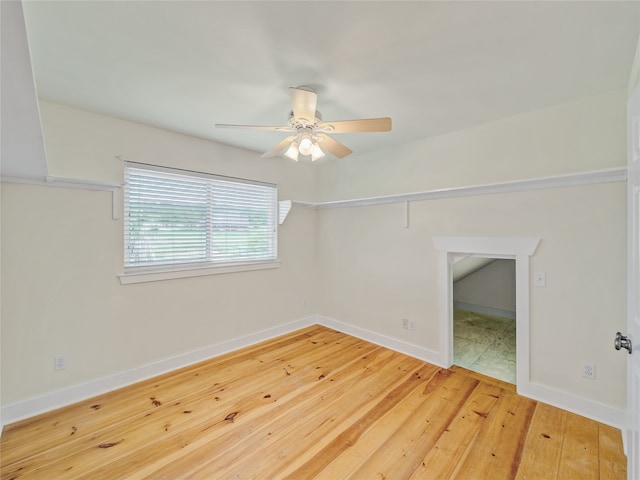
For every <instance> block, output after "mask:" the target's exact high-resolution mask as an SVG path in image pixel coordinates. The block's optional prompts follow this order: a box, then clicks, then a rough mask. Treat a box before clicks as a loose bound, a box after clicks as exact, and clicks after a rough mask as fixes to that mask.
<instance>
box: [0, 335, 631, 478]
mask: <svg viewBox="0 0 640 480" xmlns="http://www.w3.org/2000/svg"><path fill="white" fill-rule="evenodd" d="M0 448H1V468H0V472H1V477H2V479H5V480H8V479H18V478H19V479H23V480H26V479H46V480H57V479H92V480H94V479H109V480H119V479H171V480H173V479H207V480H212V479H249V478H251V479H266V480H273V479H290V480H294V479H296V480H298V479H311V478H318V479H328V480H338V479H343V478H344V479H346V478H349V479H358V480H361V479H362V480H368V479H387V480H404V479H411V480H416V479H445V478H457V479H464V480H469V479H483V478H486V479H510V478H518V479H581V480H586V479H597V478H601V479H605V478H606V479H624V478H626V473H625V457H624V455H623V454H622V444H621V436H620V432H619V431H617V430H615V429H613V428H611V427H608V426H606V425H603V424H600V423H597V422H594V421H591V420H587V419H585V418H583V417H580V416H577V415H574V414H571V413H568V412H565V411H562V410H559V409H557V408H553V407H550V406H548V405H544V404H542V403H538V402H535V401H533V400H530V399H527V398H525V397H521V396H519V395H517V394H515V392H514V388H513V386H512V385H510V384H507V383H503V382H500V381H495V380H492V379H489V378H487V377H483V376H481V375H478V374H474V373H472V372H468V371H466V370H464V369H461V368H457V367H454V368H453V369H450V370H446V369H441V368H438V367H435V366H433V365H429V364H425V363H423V362H421V361H419V360H416V359H413V358H410V357H408V356H405V355H402V354H399V353H396V352H393V351H391V350H388V349H385V348H382V347H379V346H376V345H373V344H371V343H368V342H365V341H362V340H359V339H356V338H354V337H350V336H348V335H345V334H343V333H339V332H336V331H333V330H330V329H327V328H324V327H319V326H314V327H309V328H307V329H304V330H301V331H298V332H294V333H291V334H288V335H285V336H283V337H279V338H276V339H273V340H270V341H267V342H264V343H261V344H259V345H255V346H252V347H248V348H245V349H242V350H239V351H236V352H232V353H229V354H227V355H223V356H221V357H217V358H215V359H213V360H210V361H207V362H204V363H200V364H198V365H195V366H192V367H188V368H185V369H182V370H179V371H176V372H173V373H170V374H166V375H163V376H161V377H157V378H154V379H152V380H148V381H144V382H141V383H138V384H135V385H133V386H130V387H127V388H124V389H121V390H117V391H114V392H111V393H108V394H105V395H102V396H100V397H96V398H94V399H92V400H88V401H85V402H81V403H78V404H76V405H72V406H69V407H66V408H63V409H60V410H57V411H54V412H50V413H47V414H44V415H40V416H38V417H34V418H32V419H28V420H25V421H22V422H18V423H15V424H13V425H9V426H7V427H5V431H4V434H3V436H2V439H1V441H0Z"/></svg>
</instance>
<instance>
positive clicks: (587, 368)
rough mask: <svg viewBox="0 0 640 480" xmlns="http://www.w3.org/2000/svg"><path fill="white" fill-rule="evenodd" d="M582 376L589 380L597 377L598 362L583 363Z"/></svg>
mask: <svg viewBox="0 0 640 480" xmlns="http://www.w3.org/2000/svg"><path fill="white" fill-rule="evenodd" d="M582 376H583V377H584V378H588V379H589V380H595V379H596V364H595V363H591V362H584V363H583V364H582Z"/></svg>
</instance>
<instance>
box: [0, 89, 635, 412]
mask: <svg viewBox="0 0 640 480" xmlns="http://www.w3.org/2000/svg"><path fill="white" fill-rule="evenodd" d="M625 101H626V95H625V92H612V93H609V94H606V95H601V96H599V97H595V98H590V99H585V100H582V101H579V102H573V103H570V104H566V105H561V106H557V107H553V108H549V109H545V110H540V111H536V112H531V113H529V114H526V115H520V116H518V117H514V118H511V119H506V120H503V121H500V122H494V123H491V124H487V125H482V126H479V127H476V128H473V129H469V130H465V131H461V132H454V133H451V134H448V135H443V136H441V137H437V138H433V139H429V140H424V141H421V142H416V143H414V144H411V145H407V146H404V147H401V148H398V149H394V150H389V151H383V152H378V153H376V154H371V155H361V156H353V157H349V158H347V159H344V160H341V161H335V162H329V163H325V164H323V165H320V166H319V167H320V168H316V166H315V165H313V166H312V165H305V164H303V163H300V162H298V163H295V162H283V161H282V160H281V159H278V158H276V159H269V160H264V159H260V158H259V157H258V155H256V154H255V153H253V152H246V151H242V150H238V149H234V148H231V147H226V146H223V145H219V144H215V143H212V142H207V141H204V140H200V139H196V138H192V137H187V136H184V135H179V134H176V133H172V132H168V131H164V130H159V129H155V128H152V127H147V126H143V125H139V124H135V123H130V122H125V121H121V120H117V119H114V118H109V117H104V116H99V115H95V114H91V113H87V112H82V111H78V110H75V109H72V108H69V107H64V106H60V105H56V104H50V103H46V102H43V104H42V106H41V108H42V118H43V129H44V134H45V142H46V147H47V151H48V156H49V165H50V174H51V175H54V176H62V177H76V178H84V179H93V180H103V181H112V182H121V181H122V174H123V164H122V162H121V161H120V160H117V159H116V158H115V157H116V156H117V155H121V156H122V157H123V158H126V159H128V160H133V161H140V162H147V163H155V164H160V165H167V166H179V167H181V168H187V169H193V170H202V171H211V172H214V173H218V174H223V175H231V176H238V177H246V178H253V179H257V180H263V181H269V182H274V183H278V184H279V186H280V192H279V196H280V199H294V200H307V201H313V200H317V199H319V198H323V199H327V200H335V199H343V198H354V197H360V196H370V195H378V194H390V193H405V192H412V191H422V190H428V189H432V188H440V187H451V186H464V185H474V184H480V183H484V182H497V181H505V180H512V179H521V178H530V177H540V176H545V175H552V174H559V173H567V172H579V171H585V170H594V169H600V168H608V167H616V166H621V165H624V164H625V158H626V153H625V131H626V127H625V111H624V108H625V107H624V105H625ZM624 192H625V186H624V184H622V183H616V184H606V185H595V186H582V187H572V188H562V189H553V190H545V191H529V192H521V193H509V194H495V195H486V196H481V197H472V198H453V199H446V200H435V201H423V202H413V203H412V204H411V207H410V227H409V228H403V210H402V205H401V204H393V205H380V206H369V207H355V208H343V209H329V210H320V211H317V212H316V211H313V210H309V209H298V208H294V209H293V210H292V212H291V213H290V215H289V218H288V219H287V221H286V222H285V224H284V225H283V226H281V228H280V230H279V241H280V248H279V251H280V256H281V258H282V267H281V268H280V269H277V270H267V271H258V272H248V273H236V274H227V275H217V276H210V277H199V278H191V279H180V280H171V281H164V282H155V283H146V284H135V285H125V286H123V285H120V284H119V282H118V279H117V275H118V273H120V272H121V271H122V249H123V247H122V236H123V233H122V220H118V221H114V220H112V219H111V198H110V194H109V193H107V192H95V191H83V190H68V189H64V188H47V187H41V186H25V185H14V184H4V185H3V188H2V205H1V206H2V237H1V248H2V280H3V281H2V285H1V288H2V292H1V295H2V310H1V314H2V346H1V349H2V356H3V361H2V369H3V370H2V382H3V388H2V395H3V397H2V405H3V406H6V405H11V404H14V403H16V402H23V401H25V400H28V399H30V398H33V397H37V396H40V395H46V394H49V393H51V392H55V391H57V390H59V389H64V388H69V387H71V386H73V385H78V384H81V383H83V382H87V381H92V380H94V379H96V378H100V377H103V376H106V375H110V374H113V373H117V372H121V371H126V370H127V369H132V368H136V367H138V366H141V365H145V364H148V363H152V362H156V361H158V360H162V359H165V358H169V357H172V356H175V355H179V354H181V353H184V352H190V351H194V350H198V349H200V348H203V347H206V346H208V345H211V344H214V343H218V342H221V341H226V340H229V339H234V338H237V337H240V336H242V335H245V334H250V333H252V332H256V331H259V330H261V329H265V328H270V327H273V326H274V325H279V324H283V323H285V322H289V321H293V320H297V319H300V318H303V317H305V316H307V315H310V314H313V313H321V314H324V315H325V316H327V317H330V318H333V319H336V320H339V321H342V322H345V323H347V324H349V325H352V326H354V327H357V328H363V329H366V330H369V331H372V332H374V333H376V334H378V335H381V336H386V337H388V338H392V339H398V340H402V341H406V342H408V343H413V344H416V345H418V346H420V347H423V348H426V349H430V350H432V351H437V350H438V348H439V346H438V338H439V337H438V336H439V332H438V321H437V311H438V310H437V309H438V306H437V272H436V252H435V251H434V247H433V243H432V237H433V236H434V235H479V236H486V235H505V236H512V235H513V236H539V237H541V238H542V243H541V245H540V247H539V248H538V251H537V252H536V255H535V256H534V257H533V258H532V260H531V267H532V268H531V271H538V270H543V271H546V272H547V281H548V287H547V288H546V289H532V291H531V352H532V361H531V377H532V380H533V381H535V382H539V383H540V384H542V385H544V386H547V387H549V388H553V389H558V390H561V391H566V392H569V393H571V394H573V395H577V396H581V397H584V398H587V399H591V400H593V401H596V402H601V403H603V404H605V405H609V406H612V407H615V408H623V407H624V404H625V393H626V392H625V389H624V383H625V358H624V356H622V355H619V354H616V352H615V351H614V350H613V349H612V348H611V337H612V333H615V331H616V330H617V329H623V327H624V322H625V320H624V318H625V313H624V305H625V300H624V278H625V258H624V252H625V234H624V232H625V221H626V220H625V193H624ZM401 318H410V319H414V320H416V322H417V328H416V331H415V332H407V331H403V330H402V329H400V319H401ZM569 339H570V341H568V340H569ZM57 353H64V354H66V355H67V362H68V367H67V369H66V370H64V371H60V372H53V368H52V360H53V356H54V355H55V354H57ZM585 359H589V360H590V361H594V362H596V363H597V365H598V377H597V380H596V381H588V380H585V379H583V378H582V377H581V376H580V372H581V366H582V362H583V361H584V360H585ZM16 365H19V367H18V368H16V367H15V366H16Z"/></svg>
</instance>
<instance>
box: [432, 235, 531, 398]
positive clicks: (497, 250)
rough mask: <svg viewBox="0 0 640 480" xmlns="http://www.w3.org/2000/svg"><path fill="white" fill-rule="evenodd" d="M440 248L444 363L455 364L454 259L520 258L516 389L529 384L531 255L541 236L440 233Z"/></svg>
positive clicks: (440, 314)
mask: <svg viewBox="0 0 640 480" xmlns="http://www.w3.org/2000/svg"><path fill="white" fill-rule="evenodd" d="M433 243H434V245H435V247H436V250H437V251H438V320H439V328H440V342H439V345H440V352H439V358H440V364H441V365H443V366H445V367H447V368H449V367H450V366H451V365H453V261H454V257H455V256H457V255H460V254H466V255H475V256H480V257H488V258H503V259H513V260H515V261H516V389H517V390H519V388H520V386H525V385H528V384H529V381H530V378H529V372H530V370H529V355H530V348H529V338H530V335H529V333H530V327H529V304H530V302H529V292H530V275H529V257H531V256H532V255H533V254H534V253H535V251H536V249H537V248H538V245H539V243H540V238H539V237H454V236H436V237H433Z"/></svg>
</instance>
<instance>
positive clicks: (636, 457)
mask: <svg viewBox="0 0 640 480" xmlns="http://www.w3.org/2000/svg"><path fill="white" fill-rule="evenodd" d="M627 133H628V135H627V139H628V140H627V141H628V149H627V151H628V153H627V166H628V179H627V214H628V221H627V229H628V230H627V245H628V246H627V248H628V250H627V332H626V334H625V336H626V337H628V338H627V339H625V338H624V337H623V338H619V337H618V338H616V348H618V349H620V347H622V350H621V351H622V352H625V353H629V355H628V363H627V389H628V400H627V412H628V420H627V422H628V423H627V429H628V431H627V432H626V433H627V444H626V447H627V477H628V478H629V479H633V480H638V479H640V85H639V86H637V87H636V89H635V91H634V92H633V94H632V95H631V97H629V100H628V103H627ZM623 333H624V332H623ZM624 433H625V432H623V434H624Z"/></svg>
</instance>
